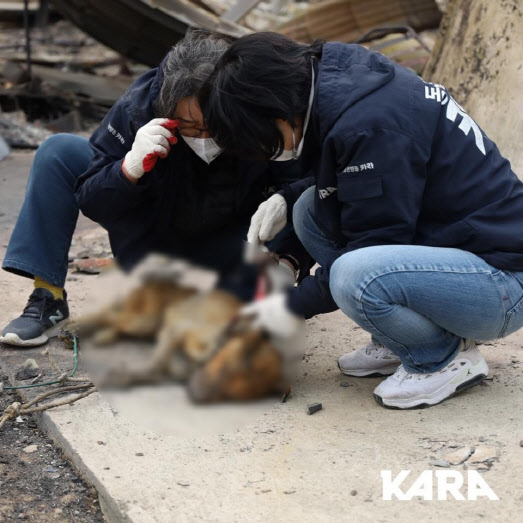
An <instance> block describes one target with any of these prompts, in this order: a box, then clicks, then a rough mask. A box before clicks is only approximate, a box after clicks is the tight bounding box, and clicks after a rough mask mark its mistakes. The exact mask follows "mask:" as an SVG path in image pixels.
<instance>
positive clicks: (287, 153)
mask: <svg viewBox="0 0 523 523" xmlns="http://www.w3.org/2000/svg"><path fill="white" fill-rule="evenodd" d="M314 77H315V74H314V66H313V67H312V74H311V79H312V81H311V92H310V94H309V106H308V108H307V114H306V115H305V123H304V125H303V136H302V137H301V140H300V143H299V144H298V147H296V138H295V137H294V129H293V130H292V149H290V150H288V149H284V150H283V151H282V152H281V154H280V155H278V156H274V157H273V158H271V160H272V161H273V162H288V161H289V160H296V159H297V158H299V157H300V154H301V152H302V151H303V142H304V140H305V133H306V132H307V128H308V126H309V120H310V118H311V111H312V103H313V102H314Z"/></svg>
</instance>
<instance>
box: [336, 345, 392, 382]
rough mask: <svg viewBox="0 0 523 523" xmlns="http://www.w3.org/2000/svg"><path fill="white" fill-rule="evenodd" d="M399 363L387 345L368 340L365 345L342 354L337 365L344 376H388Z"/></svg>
mask: <svg viewBox="0 0 523 523" xmlns="http://www.w3.org/2000/svg"><path fill="white" fill-rule="evenodd" d="M400 363H401V361H400V359H399V358H398V356H396V354H394V353H393V352H392V351H391V350H389V349H387V347H384V346H383V345H381V344H379V343H373V342H370V343H369V344H368V345H367V346H366V347H361V348H360V349H358V350H355V351H353V352H349V353H348V354H345V355H344V356H342V357H341V358H340V359H339V360H338V367H339V369H340V370H341V372H342V373H343V374H345V375H346V376H356V377H363V376H367V377H371V376H389V375H390V374H394V372H395V371H396V369H397V368H398V365H400Z"/></svg>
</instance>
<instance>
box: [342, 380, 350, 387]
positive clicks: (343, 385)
mask: <svg viewBox="0 0 523 523" xmlns="http://www.w3.org/2000/svg"><path fill="white" fill-rule="evenodd" d="M340 387H350V383H347V382H346V381H342V382H341V383H340Z"/></svg>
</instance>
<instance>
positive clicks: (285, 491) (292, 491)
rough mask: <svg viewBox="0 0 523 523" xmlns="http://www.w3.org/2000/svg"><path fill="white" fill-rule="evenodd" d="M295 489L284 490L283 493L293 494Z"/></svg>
mask: <svg viewBox="0 0 523 523" xmlns="http://www.w3.org/2000/svg"><path fill="white" fill-rule="evenodd" d="M295 492H296V491H295V490H284V491H283V493H284V494H294V493H295Z"/></svg>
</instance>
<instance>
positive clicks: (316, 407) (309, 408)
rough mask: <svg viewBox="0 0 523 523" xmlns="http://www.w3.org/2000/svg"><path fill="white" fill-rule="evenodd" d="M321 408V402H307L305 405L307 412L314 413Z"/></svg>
mask: <svg viewBox="0 0 523 523" xmlns="http://www.w3.org/2000/svg"><path fill="white" fill-rule="evenodd" d="M322 409H323V405H322V404H321V403H309V404H308V405H307V414H309V415H311V414H315V413H316V412H319V411H320V410H322Z"/></svg>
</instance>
